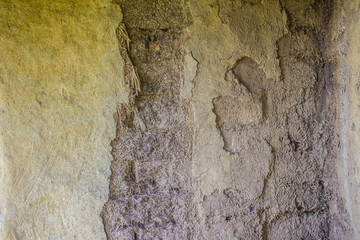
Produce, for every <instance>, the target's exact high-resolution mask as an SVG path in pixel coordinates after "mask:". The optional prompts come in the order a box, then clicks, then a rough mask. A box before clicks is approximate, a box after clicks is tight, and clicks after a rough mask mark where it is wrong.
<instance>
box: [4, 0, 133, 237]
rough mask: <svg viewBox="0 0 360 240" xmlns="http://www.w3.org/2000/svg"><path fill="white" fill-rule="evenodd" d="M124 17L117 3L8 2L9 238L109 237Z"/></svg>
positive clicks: (6, 164) (6, 158) (6, 126)
mask: <svg viewBox="0 0 360 240" xmlns="http://www.w3.org/2000/svg"><path fill="white" fill-rule="evenodd" d="M121 18H122V15H121V11H120V8H119V7H118V6H117V5H116V4H111V3H110V1H95V0H94V1H78V0H76V1H43V0H39V1H37V0H36V1H17V0H15V1H14V0H11V1H6V0H3V1H0V29H1V32H0V46H1V47H0V48H1V50H0V62H1V64H0V94H1V95H0V108H1V117H0V121H1V122H0V126H1V130H0V136H1V142H2V145H1V156H2V157H1V160H0V161H1V162H0V164H1V167H0V171H1V174H0V181H1V186H0V191H1V193H0V205H1V206H0V208H1V211H0V215H1V217H0V224H1V225H3V224H4V225H5V226H1V228H2V237H0V238H1V239H4V240H5V239H6V240H7V239H105V238H106V235H105V233H104V229H103V225H102V219H101V217H100V212H101V209H102V206H103V204H104V203H105V201H106V200H107V197H108V185H109V176H110V163H111V159H112V156H111V154H110V153H111V146H110V141H111V139H113V138H114V137H115V130H116V128H115V122H114V118H113V114H114V112H115V111H116V104H117V103H119V102H122V101H124V100H125V101H126V100H127V93H126V89H125V87H124V86H123V76H122V72H123V69H122V68H123V62H122V59H121V57H120V54H119V50H118V40H117V38H116V34H115V30H116V28H117V26H118V24H119V22H120V21H121ZM4 167H5V171H4ZM4 183H5V187H6V188H4V185H3V184H4ZM4 190H6V191H4ZM4 199H5V200H4ZM4 209H6V216H3V215H4V213H5V211H4Z"/></svg>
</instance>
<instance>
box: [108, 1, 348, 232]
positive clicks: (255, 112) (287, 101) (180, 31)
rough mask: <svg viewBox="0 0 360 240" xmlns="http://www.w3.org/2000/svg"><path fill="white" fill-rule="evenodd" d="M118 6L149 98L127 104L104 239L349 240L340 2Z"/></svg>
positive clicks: (122, 114) (128, 3) (115, 147)
mask: <svg viewBox="0 0 360 240" xmlns="http://www.w3.org/2000/svg"><path fill="white" fill-rule="evenodd" d="M120 5H121V6H122V10H123V11H124V19H123V21H124V24H125V25H126V26H127V28H128V31H129V35H130V39H131V41H132V43H131V51H130V52H131V53H130V55H131V58H132V59H133V61H134V64H135V66H136V67H137V68H138V69H139V75H140V80H141V83H142V86H143V92H142V93H141V94H140V95H139V96H137V97H131V98H130V101H129V104H124V105H122V106H121V109H120V110H119V121H118V134H117V137H116V139H115V140H114V142H113V155H114V162H113V163H112V178H111V184H110V198H109V201H108V202H107V204H106V205H105V207H104V211H103V218H104V223H105V229H106V232H107V236H108V238H109V239H351V237H352V231H351V227H350V225H349V221H348V214H347V211H346V207H345V206H344V202H343V199H342V198H340V195H339V191H338V189H339V187H338V184H337V175H336V171H335V170H336V160H337V158H338V155H337V154H338V152H339V145H338V141H339V140H340V139H339V138H338V136H337V132H336V131H337V130H336V125H335V122H336V118H335V117H336V114H335V111H336V101H337V98H336V94H337V93H336V89H337V85H336V84H335V79H334V68H335V64H336V63H335V62H334V60H333V59H334V56H335V55H334V53H333V49H332V48H331V47H329V46H331V39H332V37H333V35H332V34H331V33H332V31H333V30H332V27H333V25H332V21H331V20H332V17H333V16H332V14H333V12H334V4H333V2H332V1H321V0H319V1H295V0H294V1H275V0H273V1H231V0H224V1H215V0H203V1H198V0H196V1H195V0H189V1H167V0H161V1H154V2H152V1H151V2H150V1H130V0H129V1H121V2H120ZM170 15H171V16H172V17H171V18H169V16H170Z"/></svg>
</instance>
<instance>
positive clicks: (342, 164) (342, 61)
mask: <svg viewBox="0 0 360 240" xmlns="http://www.w3.org/2000/svg"><path fill="white" fill-rule="evenodd" d="M337 15H338V18H339V19H340V23H339V25H338V28H337V31H338V32H339V34H338V35H337V38H335V39H334V41H335V42H336V43H337V47H338V48H337V51H338V54H339V68H338V71H337V79H338V84H339V86H340V88H339V92H340V101H339V109H340V111H339V114H338V116H339V118H340V120H341V121H339V125H340V127H339V128H340V129H341V136H342V137H341V151H340V154H341V161H339V162H338V166H339V168H338V169H339V172H338V175H339V182H340V183H341V186H342V188H341V190H342V195H343V196H345V199H346V203H345V206H346V209H347V210H348V212H349V213H350V217H351V222H352V225H353V229H354V230H355V235H354V239H359V238H360V228H359V226H360V208H359V200H360V191H359V183H360V158H359V156H360V153H359V141H360V139H359V136H360V134H359V120H360V112H359V103H360V98H359V96H360V95H359V94H360V92H359V90H360V82H359V79H360V71H359V69H360V65H359V52H360V44H359V38H360V28H359V26H360V1H342V2H341V5H340V6H339V8H338V11H337Z"/></svg>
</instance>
